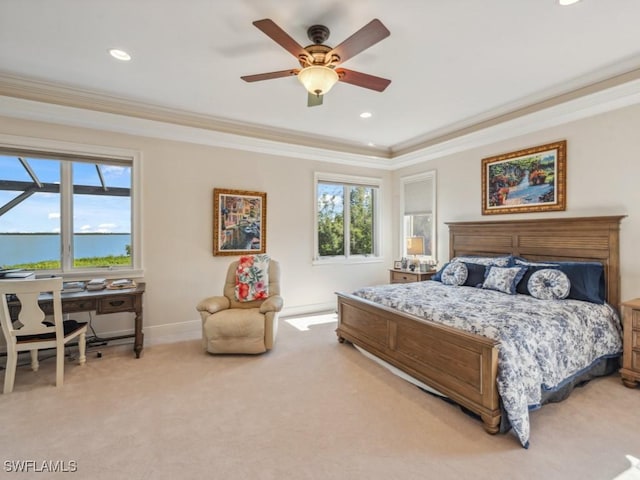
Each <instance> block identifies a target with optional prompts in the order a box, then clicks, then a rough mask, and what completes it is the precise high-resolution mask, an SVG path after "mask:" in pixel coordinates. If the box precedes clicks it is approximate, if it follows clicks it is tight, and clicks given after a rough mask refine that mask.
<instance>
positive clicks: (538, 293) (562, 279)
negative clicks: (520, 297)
mask: <svg viewBox="0 0 640 480" xmlns="http://www.w3.org/2000/svg"><path fill="white" fill-rule="evenodd" d="M527 288H528V289H529V293H530V294H531V296H532V297H535V298H539V299H540V300H562V299H563V298H567V296H568V295H569V291H570V290H571V282H570V281H569V277H567V274H566V273H564V272H561V271H560V270H557V269H551V268H545V269H542V270H538V271H537V272H534V273H533V275H531V278H529V282H528V283H527Z"/></svg>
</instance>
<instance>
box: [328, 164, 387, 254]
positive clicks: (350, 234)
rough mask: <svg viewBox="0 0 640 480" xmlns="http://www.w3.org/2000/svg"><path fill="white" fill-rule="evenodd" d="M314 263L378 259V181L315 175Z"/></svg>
mask: <svg viewBox="0 0 640 480" xmlns="http://www.w3.org/2000/svg"><path fill="white" fill-rule="evenodd" d="M315 186H316V188H315V205H316V211H315V216H316V222H315V226H316V234H315V242H316V248H315V252H316V253H315V256H316V260H321V261H322V260H325V261H326V260H334V261H335V260H342V261H344V260H350V261H364V260H365V259H373V258H375V257H377V256H378V251H379V243H380V241H379V234H378V230H379V228H378V225H379V219H378V210H379V207H378V205H379V202H380V198H379V197H380V180H378V179H372V178H360V177H350V176H345V175H332V174H321V173H318V174H316V178H315Z"/></svg>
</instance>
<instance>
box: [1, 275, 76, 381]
mask: <svg viewBox="0 0 640 480" xmlns="http://www.w3.org/2000/svg"><path fill="white" fill-rule="evenodd" d="M61 290H62V278H47V279H43V280H16V281H8V280H3V281H0V324H2V333H3V335H4V338H5V341H6V343H7V366H6V371H5V377H4V393H10V392H12V391H13V383H14V380H15V378H16V367H17V364H18V352H25V351H30V352H31V368H32V369H33V371H34V372H36V371H38V366H39V364H38V350H39V349H43V348H55V349H56V387H60V386H62V383H63V381H64V349H65V344H66V343H68V342H69V341H70V340H73V339H74V338H78V348H79V350H80V355H79V357H80V358H79V363H80V365H82V364H84V363H85V361H86V358H87V357H86V355H85V351H86V333H87V324H86V323H79V322H76V321H75V320H68V321H65V322H63V321H62V302H61V301H60V292H61ZM45 292H51V293H52V295H53V317H52V318H51V319H47V320H46V321H45V313H44V312H43V311H42V309H41V308H40V306H39V305H38V297H39V296H40V294H41V293H45ZM9 294H14V295H16V296H17V297H18V300H20V304H21V309H20V314H19V316H18V321H17V322H16V323H15V324H14V323H12V322H11V316H10V314H9V306H8V301H7V295H9Z"/></svg>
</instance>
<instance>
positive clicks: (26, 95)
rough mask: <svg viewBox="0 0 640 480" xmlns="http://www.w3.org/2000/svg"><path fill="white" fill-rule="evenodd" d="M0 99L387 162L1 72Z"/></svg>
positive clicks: (379, 151) (336, 145)
mask: <svg viewBox="0 0 640 480" xmlns="http://www.w3.org/2000/svg"><path fill="white" fill-rule="evenodd" d="M0 95H2V96H7V97H13V98H21V99H23V100H32V101H35V102H41V103H45V104H53V105H60V106H64V107H73V108H76V109H82V110H88V111H94V112H102V113H110V114H115V115H122V116H125V117H132V118H138V119H142V120H150V121H156V122H161V123H166V124H170V125H178V126H182V127H190V128H195V129H199V130H203V131H207V130H210V131H213V132H219V133H223V134H230V135H236V136H239V137H244V138H251V139H257V140H264V141H268V142H276V143H284V144H293V145H298V146H301V147H310V148H316V149H321V150H329V151H331V150H334V151H336V152H340V153H351V154H355V155H359V156H365V157H367V156H373V157H379V158H390V151H389V150H388V149H383V148H379V147H378V148H376V147H369V146H365V145H362V144H360V143H356V142H348V141H345V140H341V139H336V138H332V137H327V136H322V135H305V134H301V133H299V132H296V131H293V130H287V129H279V128H267V127H264V126H260V125H256V124H251V123H248V122H237V121H233V120H229V119H222V118H217V117H214V116H210V115H202V114H197V113H194V112H188V111H184V110H179V109H173V108H167V107H160V106H157V105H152V104H148V103H144V102H140V101H137V100H133V99H128V98H125V97H118V96H114V95H108V94H104V93H101V92H97V91H91V90H86V89H81V88H75V87H70V86H65V85H60V84H55V83H51V82H46V81H43V80H38V79H33V78H25V77H19V76H16V75H11V74H7V73H3V72H0Z"/></svg>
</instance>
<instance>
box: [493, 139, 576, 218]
mask: <svg viewBox="0 0 640 480" xmlns="http://www.w3.org/2000/svg"><path fill="white" fill-rule="evenodd" d="M566 180H567V141H566V140H562V141H558V142H555V143H548V144H546V145H539V146H537V147H532V148H526V149H524V150H518V151H516V152H510V153H505V154H502V155H496V156H494V157H489V158H484V159H482V214H483V215H493V214H500V213H530V212H547V211H554V210H565V209H566Z"/></svg>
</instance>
